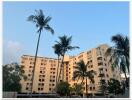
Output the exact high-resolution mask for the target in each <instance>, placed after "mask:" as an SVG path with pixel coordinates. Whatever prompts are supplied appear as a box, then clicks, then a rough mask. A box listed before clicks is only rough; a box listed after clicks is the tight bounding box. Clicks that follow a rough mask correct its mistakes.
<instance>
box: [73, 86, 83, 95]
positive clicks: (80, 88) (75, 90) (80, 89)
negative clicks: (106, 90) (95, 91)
mask: <svg viewBox="0 0 132 100" xmlns="http://www.w3.org/2000/svg"><path fill="white" fill-rule="evenodd" d="M72 92H73V93H75V94H76V95H81V94H83V85H82V84H75V85H73V87H72Z"/></svg>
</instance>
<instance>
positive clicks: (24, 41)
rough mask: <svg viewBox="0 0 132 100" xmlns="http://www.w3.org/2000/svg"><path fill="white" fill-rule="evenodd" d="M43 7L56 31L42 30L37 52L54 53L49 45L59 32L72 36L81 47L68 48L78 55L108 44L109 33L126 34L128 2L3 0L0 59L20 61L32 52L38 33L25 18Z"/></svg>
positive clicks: (56, 38)
mask: <svg viewBox="0 0 132 100" xmlns="http://www.w3.org/2000/svg"><path fill="white" fill-rule="evenodd" d="M35 9H36V10H38V9H42V10H43V12H44V14H45V15H46V16H51V17H52V20H51V21H50V23H49V24H50V26H51V27H52V28H53V29H54V30H55V35H51V34H50V32H48V31H45V30H44V31H43V32H42V36H41V40H40V46H39V52H38V55H39V56H46V57H56V55H55V54H54V50H53V49H52V46H53V45H54V43H55V41H56V40H58V36H62V35H64V34H65V35H67V36H73V38H72V45H73V46H79V47H80V49H76V50H74V51H70V52H68V54H69V55H77V54H78V53H80V52H82V51H86V50H89V49H91V48H94V47H96V46H98V45H100V44H104V43H105V44H108V45H112V44H111V40H110V38H111V36H113V35H115V34H117V33H122V34H124V35H127V36H129V2H44V1H43V2H24V1H23V2H9V1H5V2H4V3H3V49H4V50H3V51H4V52H3V63H4V64H6V63H10V62H19V61H20V57H21V56H22V55H23V54H28V55H34V54H35V49H36V42H37V38H38V34H37V33H36V31H37V29H36V27H35V25H34V24H33V23H31V22H28V21H27V17H28V16H29V15H31V14H34V13H35V11H34V10H35Z"/></svg>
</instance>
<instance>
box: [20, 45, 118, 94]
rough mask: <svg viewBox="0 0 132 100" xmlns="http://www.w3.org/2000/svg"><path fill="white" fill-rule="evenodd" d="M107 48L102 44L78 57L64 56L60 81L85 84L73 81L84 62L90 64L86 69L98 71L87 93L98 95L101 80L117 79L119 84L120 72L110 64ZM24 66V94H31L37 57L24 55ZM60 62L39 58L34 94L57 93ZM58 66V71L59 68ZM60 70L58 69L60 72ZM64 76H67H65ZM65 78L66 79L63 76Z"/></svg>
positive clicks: (34, 81) (22, 58)
mask: <svg viewBox="0 0 132 100" xmlns="http://www.w3.org/2000/svg"><path fill="white" fill-rule="evenodd" d="M107 49H108V45H106V44H103V45H100V46H98V47H96V48H93V49H91V50H89V51H86V52H82V53H80V54H79V55H77V56H65V57H64V64H63V67H64V71H61V75H60V80H63V81H67V82H68V83H69V84H70V85H71V86H73V85H75V84H79V83H81V82H82V80H81V79H79V80H73V73H74V71H76V66H77V63H78V62H79V61H81V60H83V61H84V62H85V64H86V63H88V66H87V69H88V70H94V71H96V75H95V76H94V81H95V82H94V83H91V82H90V80H87V85H88V86H87V90H88V93H89V94H99V93H101V92H100V84H101V83H100V80H103V81H105V82H106V83H107V82H108V80H109V79H110V78H115V79H117V80H119V81H120V73H119V69H115V70H114V71H112V69H111V64H110V63H108V58H107V57H106V56H105V52H106V50H107ZM21 65H23V66H24V71H25V74H26V75H27V77H28V80H27V81H24V80H22V81H21V84H22V92H23V93H29V92H31V84H32V83H31V78H32V73H33V66H34V56H30V55H23V56H22V57H21ZM60 65H61V60H59V61H58V59H55V58H48V57H37V63H36V66H35V73H34V80H33V91H32V92H33V93H55V86H56V77H58V75H57V72H58V73H59V72H60ZM58 66H59V68H58ZM57 69H59V70H57ZM63 75H64V76H63ZM62 76H63V77H62ZM83 86H84V89H83V90H84V93H86V81H85V80H84V82H83Z"/></svg>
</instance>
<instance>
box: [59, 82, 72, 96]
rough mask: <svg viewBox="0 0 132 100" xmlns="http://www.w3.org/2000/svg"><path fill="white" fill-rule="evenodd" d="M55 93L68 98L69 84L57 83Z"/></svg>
mask: <svg viewBox="0 0 132 100" xmlns="http://www.w3.org/2000/svg"><path fill="white" fill-rule="evenodd" d="M57 93H58V94H60V96H68V95H69V94H70V84H69V83H68V82H63V81H62V82H60V83H58V84H57Z"/></svg>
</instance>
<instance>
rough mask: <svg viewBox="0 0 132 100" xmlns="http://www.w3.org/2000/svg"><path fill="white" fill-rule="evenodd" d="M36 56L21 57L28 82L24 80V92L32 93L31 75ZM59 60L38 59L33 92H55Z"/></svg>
mask: <svg viewBox="0 0 132 100" xmlns="http://www.w3.org/2000/svg"><path fill="white" fill-rule="evenodd" d="M33 64H34V56H29V55H23V56H22V57H21V65H23V66H24V70H25V75H26V76H27V77H28V80H27V81H24V80H22V81H21V83H22V91H23V92H30V90H31V75H32V71H33ZM57 66H58V60H57V59H54V58H46V57H37V63H36V66H35V73H34V80H33V92H37V93H48V92H52V91H53V90H54V87H55V84H56V81H55V80H56V71H57Z"/></svg>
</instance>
